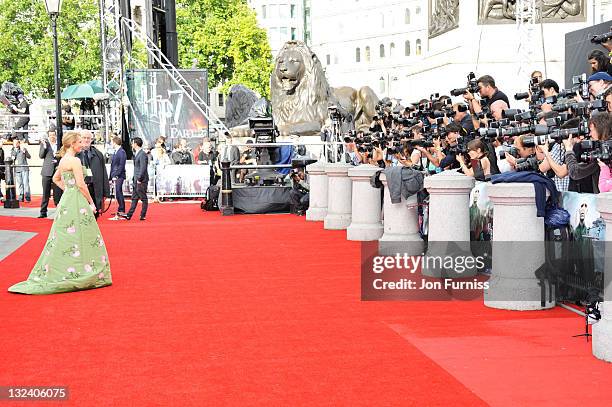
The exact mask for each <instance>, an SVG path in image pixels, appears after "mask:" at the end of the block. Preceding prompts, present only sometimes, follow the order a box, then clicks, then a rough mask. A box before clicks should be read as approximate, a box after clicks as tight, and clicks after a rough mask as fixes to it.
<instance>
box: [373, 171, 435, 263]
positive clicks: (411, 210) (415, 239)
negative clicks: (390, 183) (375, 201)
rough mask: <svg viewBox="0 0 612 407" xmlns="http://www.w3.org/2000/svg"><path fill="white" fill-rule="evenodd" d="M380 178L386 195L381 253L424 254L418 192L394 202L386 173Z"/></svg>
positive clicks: (379, 247) (379, 246)
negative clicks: (420, 231)
mask: <svg viewBox="0 0 612 407" xmlns="http://www.w3.org/2000/svg"><path fill="white" fill-rule="evenodd" d="M380 180H381V181H382V183H383V185H384V188H385V192H384V194H385V197H384V203H383V216H384V221H383V235H382V237H381V238H380V240H379V243H378V251H379V253H380V254H382V255H395V254H397V253H407V254H408V255H420V254H423V250H424V244H423V239H422V238H421V235H420V234H419V217H418V213H417V210H418V206H417V205H418V201H417V196H416V194H415V195H412V196H409V197H408V199H404V197H402V200H401V202H399V203H392V202H391V195H390V194H389V188H388V187H387V178H386V177H385V174H384V173H383V174H380Z"/></svg>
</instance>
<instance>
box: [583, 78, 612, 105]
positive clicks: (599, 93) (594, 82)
mask: <svg viewBox="0 0 612 407" xmlns="http://www.w3.org/2000/svg"><path fill="white" fill-rule="evenodd" d="M588 82H589V93H590V94H591V95H592V96H593V97H594V98H596V99H597V98H599V97H603V95H604V93H606V91H607V90H608V89H610V88H611V87H612V75H610V74H609V73H607V72H597V73H595V74H593V75H591V76H590V77H589V79H588Z"/></svg>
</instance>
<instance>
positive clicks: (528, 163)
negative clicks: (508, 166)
mask: <svg viewBox="0 0 612 407" xmlns="http://www.w3.org/2000/svg"><path fill="white" fill-rule="evenodd" d="M539 166H540V164H539V163H538V159H537V158H536V157H535V156H533V155H532V156H529V157H527V158H519V159H518V160H516V164H515V165H514V169H515V170H516V171H539Z"/></svg>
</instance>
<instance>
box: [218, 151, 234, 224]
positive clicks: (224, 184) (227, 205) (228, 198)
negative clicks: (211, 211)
mask: <svg viewBox="0 0 612 407" xmlns="http://www.w3.org/2000/svg"><path fill="white" fill-rule="evenodd" d="M230 165H231V163H230V162H229V161H222V162H221V203H220V204H219V211H220V212H221V215H223V216H228V215H233V214H234V201H233V199H232V175H231V170H230Z"/></svg>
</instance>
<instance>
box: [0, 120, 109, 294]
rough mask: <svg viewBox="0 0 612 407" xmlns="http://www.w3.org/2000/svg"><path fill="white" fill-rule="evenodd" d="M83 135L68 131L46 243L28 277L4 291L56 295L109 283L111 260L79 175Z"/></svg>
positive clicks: (80, 173) (63, 143)
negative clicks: (60, 195) (58, 189)
mask: <svg viewBox="0 0 612 407" xmlns="http://www.w3.org/2000/svg"><path fill="white" fill-rule="evenodd" d="M79 151H81V137H80V135H79V133H77V132H70V131H69V132H66V133H65V134H64V137H63V139H62V148H61V150H60V156H62V159H61V161H60V162H59V165H58V167H57V171H56V172H55V175H53V182H55V183H56V184H57V185H58V186H59V187H60V188H61V189H62V190H63V191H64V193H63V195H62V198H61V200H60V202H59V204H58V206H57V209H56V212H55V220H54V222H53V226H52V227H51V231H50V232H49V237H48V238H47V243H46V244H45V247H44V249H43V251H42V253H41V255H40V257H39V258H38V261H37V262H36V265H35V266H34V268H33V269H32V272H31V273H30V276H29V277H28V279H27V280H26V281H22V282H20V283H17V284H15V285H13V286H11V287H10V288H9V289H8V290H9V291H10V292H13V293H20V294H55V293H62V292H69V291H78V290H87V289H91V288H100V287H104V286H107V285H111V284H112V279H111V272H110V263H109V260H108V253H107V252H106V246H105V245H104V240H103V239H102V234H101V233H100V229H99V228H98V224H97V223H96V219H95V216H94V211H95V206H94V204H93V199H92V198H91V195H90V193H89V190H88V189H87V185H86V184H85V181H84V177H83V167H82V166H81V161H80V160H79V159H78V158H77V157H75V155H76V154H78V153H79Z"/></svg>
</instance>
